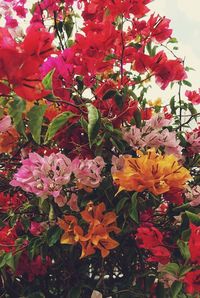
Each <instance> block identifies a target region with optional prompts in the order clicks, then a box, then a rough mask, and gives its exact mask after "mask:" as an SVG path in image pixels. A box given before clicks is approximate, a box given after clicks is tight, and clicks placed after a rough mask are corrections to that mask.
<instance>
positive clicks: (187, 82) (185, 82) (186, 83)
mask: <svg viewBox="0 0 200 298" xmlns="http://www.w3.org/2000/svg"><path fill="white" fill-rule="evenodd" d="M183 84H184V85H186V86H188V87H192V84H191V83H190V82H189V81H186V80H183Z"/></svg>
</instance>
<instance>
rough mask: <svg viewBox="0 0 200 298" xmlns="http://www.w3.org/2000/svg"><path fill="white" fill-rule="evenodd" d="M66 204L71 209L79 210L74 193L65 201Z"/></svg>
mask: <svg viewBox="0 0 200 298" xmlns="http://www.w3.org/2000/svg"><path fill="white" fill-rule="evenodd" d="M67 205H68V206H69V207H70V209H71V210H72V211H76V212H78V211H80V209H79V207H78V196H77V195H76V194H75V193H72V195H71V197H70V199H69V201H67Z"/></svg>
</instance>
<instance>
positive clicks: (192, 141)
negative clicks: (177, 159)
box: [186, 126, 200, 154]
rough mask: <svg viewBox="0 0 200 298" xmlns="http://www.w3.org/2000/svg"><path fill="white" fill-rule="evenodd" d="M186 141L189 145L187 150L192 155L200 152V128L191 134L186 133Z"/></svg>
mask: <svg viewBox="0 0 200 298" xmlns="http://www.w3.org/2000/svg"><path fill="white" fill-rule="evenodd" d="M186 141H187V142H188V143H189V147H188V148H187V149H188V151H189V153H190V154H195V153H197V154H198V153H199V152H200V126H199V127H198V128H195V129H194V130H193V131H191V132H186Z"/></svg>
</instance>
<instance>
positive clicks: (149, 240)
mask: <svg viewBox="0 0 200 298" xmlns="http://www.w3.org/2000/svg"><path fill="white" fill-rule="evenodd" d="M136 241H137V244H138V246H139V247H141V248H144V249H149V250H150V252H151V254H152V255H151V256H150V257H149V258H148V259H147V261H149V262H159V263H161V264H167V263H168V262H169V260H170V256H171V254H170V252H169V250H168V249H167V248H166V247H165V246H164V244H163V235H162V233H161V232H160V231H159V230H158V229H157V228H155V227H153V226H151V227H147V226H145V227H144V226H143V227H139V228H138V229H137V233H136Z"/></svg>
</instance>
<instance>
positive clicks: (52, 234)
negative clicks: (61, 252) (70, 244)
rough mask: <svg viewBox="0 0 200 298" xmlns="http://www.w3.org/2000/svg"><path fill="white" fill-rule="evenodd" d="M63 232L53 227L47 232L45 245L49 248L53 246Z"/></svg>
mask: <svg viewBox="0 0 200 298" xmlns="http://www.w3.org/2000/svg"><path fill="white" fill-rule="evenodd" d="M62 233H63V231H62V230H61V229H60V228H59V227H58V226H54V227H52V228H50V229H49V230H48V232H47V244H48V245H49V247H51V246H53V245H54V244H55V243H56V242H57V241H58V240H59V239H60V237H61V235H62Z"/></svg>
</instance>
